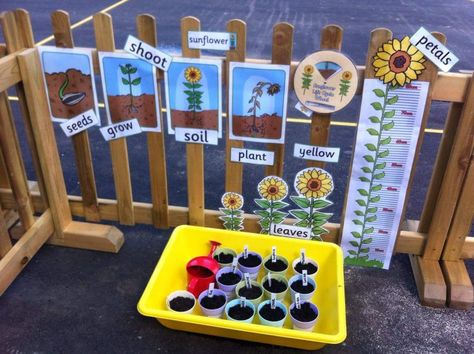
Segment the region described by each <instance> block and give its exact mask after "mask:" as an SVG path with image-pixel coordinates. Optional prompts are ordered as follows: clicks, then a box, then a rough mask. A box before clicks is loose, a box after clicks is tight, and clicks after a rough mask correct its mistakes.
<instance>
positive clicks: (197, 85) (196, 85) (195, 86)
mask: <svg viewBox="0 0 474 354" xmlns="http://www.w3.org/2000/svg"><path fill="white" fill-rule="evenodd" d="M200 87H202V85H201V84H197V83H196V84H194V88H195V89H198V88H200Z"/></svg>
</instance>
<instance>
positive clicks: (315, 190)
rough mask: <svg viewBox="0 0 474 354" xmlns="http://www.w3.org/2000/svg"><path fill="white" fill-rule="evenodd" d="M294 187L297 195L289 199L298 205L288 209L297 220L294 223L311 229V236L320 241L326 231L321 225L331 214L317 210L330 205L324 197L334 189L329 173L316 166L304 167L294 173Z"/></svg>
mask: <svg viewBox="0 0 474 354" xmlns="http://www.w3.org/2000/svg"><path fill="white" fill-rule="evenodd" d="M294 187H295V190H296V192H297V193H298V196H292V197H290V199H291V200H292V201H293V202H294V203H295V204H296V205H297V206H298V207H300V209H295V210H290V214H291V215H293V216H294V217H295V218H296V219H297V220H298V221H297V222H296V223H295V225H296V226H301V227H307V228H309V229H311V236H312V238H313V239H316V240H318V241H322V238H321V235H322V234H325V233H327V232H328V231H327V230H326V229H325V228H324V227H323V226H324V224H325V223H326V222H327V221H328V219H329V218H330V217H331V216H332V214H329V213H323V212H321V211H319V210H320V209H323V208H326V207H328V206H330V205H332V202H331V201H329V200H327V199H326V197H327V196H329V195H330V194H331V193H332V191H333V190H334V182H333V178H332V176H331V174H330V173H329V172H327V171H325V170H323V169H321V168H317V167H310V168H305V169H304V170H301V171H299V172H298V173H297V174H296V177H295V183H294Z"/></svg>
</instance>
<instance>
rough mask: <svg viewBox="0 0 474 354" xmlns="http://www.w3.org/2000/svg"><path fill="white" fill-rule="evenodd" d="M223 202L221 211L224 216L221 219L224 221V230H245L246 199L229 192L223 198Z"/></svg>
mask: <svg viewBox="0 0 474 354" xmlns="http://www.w3.org/2000/svg"><path fill="white" fill-rule="evenodd" d="M221 202H222V206H223V208H219V210H220V211H221V212H222V213H223V214H224V215H223V216H219V219H221V220H222V221H224V228H225V229H227V230H233V231H240V230H243V229H244V226H243V213H244V212H243V210H242V207H243V206H244V197H242V196H241V195H240V194H238V193H235V192H227V193H224V195H223V196H222V199H221Z"/></svg>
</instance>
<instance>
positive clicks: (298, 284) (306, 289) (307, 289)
mask: <svg viewBox="0 0 474 354" xmlns="http://www.w3.org/2000/svg"><path fill="white" fill-rule="evenodd" d="M290 286H291V288H292V289H293V290H294V291H296V292H297V293H300V294H309V293H311V292H312V291H313V290H314V286H313V284H311V283H310V282H308V284H306V285H303V280H301V279H299V280H297V281H295V282H293V283H291V285H290Z"/></svg>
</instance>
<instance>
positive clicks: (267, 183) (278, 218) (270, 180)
mask: <svg viewBox="0 0 474 354" xmlns="http://www.w3.org/2000/svg"><path fill="white" fill-rule="evenodd" d="M258 194H259V195H260V199H255V203H256V204H257V205H258V206H259V207H260V208H261V209H260V210H255V211H254V214H256V215H258V216H260V220H259V222H258V223H259V224H260V226H261V233H262V234H268V233H269V232H270V228H271V225H272V224H281V223H282V222H283V220H285V218H286V217H287V216H288V213H286V212H284V211H281V209H284V208H286V207H287V206H288V205H289V204H288V203H286V202H284V201H283V200H284V199H285V198H286V196H287V195H288V185H287V184H286V182H285V181H284V180H283V179H282V178H280V177H278V176H268V177H265V178H264V179H262V180H261V181H260V183H259V184H258Z"/></svg>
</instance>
